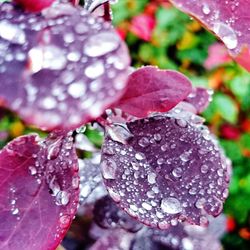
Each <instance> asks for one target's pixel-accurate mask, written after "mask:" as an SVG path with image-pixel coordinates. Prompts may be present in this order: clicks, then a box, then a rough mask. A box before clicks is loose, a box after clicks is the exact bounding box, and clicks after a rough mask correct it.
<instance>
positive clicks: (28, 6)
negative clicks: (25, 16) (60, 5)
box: [14, 0, 55, 12]
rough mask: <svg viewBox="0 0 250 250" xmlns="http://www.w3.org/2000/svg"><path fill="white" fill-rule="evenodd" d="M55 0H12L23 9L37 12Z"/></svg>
mask: <svg viewBox="0 0 250 250" xmlns="http://www.w3.org/2000/svg"><path fill="white" fill-rule="evenodd" d="M54 1H55V0H14V2H16V3H17V4H20V5H21V6H22V7H23V8H24V9H25V10H28V11H33V12H38V11H41V10H43V9H45V8H47V7H49V6H50V5H51V4H52V3H53V2H54Z"/></svg>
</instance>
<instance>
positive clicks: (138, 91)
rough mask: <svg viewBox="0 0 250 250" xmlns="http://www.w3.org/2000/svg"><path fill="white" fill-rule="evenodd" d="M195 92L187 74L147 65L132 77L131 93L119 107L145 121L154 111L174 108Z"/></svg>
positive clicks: (123, 98) (120, 102) (127, 93)
mask: <svg viewBox="0 0 250 250" xmlns="http://www.w3.org/2000/svg"><path fill="white" fill-rule="evenodd" d="M191 91H192V87H191V83H190V81H189V80H188V79H187V78H186V77H185V76H184V75H182V74H180V73H178V72H176V71H172V70H159V69H158V68H157V67H153V66H147V67H143V68H140V69H138V70H136V71H135V72H134V73H132V74H131V75H130V77H129V80H128V88H127V91H126V92H125V94H124V96H123V97H122V98H121V100H120V101H119V103H118V104H117V105H116V106H117V107H118V108H120V109H122V110H123V111H125V112H127V113H129V114H131V115H134V116H136V117H139V118H143V117H146V116H147V115H148V113H150V112H166V111H168V110H170V109H172V108H173V107H174V106H176V105H177V104H178V103H179V102H181V101H182V100H183V99H185V98H186V97H187V95H188V94H189V93H190V92H191Z"/></svg>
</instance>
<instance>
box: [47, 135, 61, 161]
mask: <svg viewBox="0 0 250 250" xmlns="http://www.w3.org/2000/svg"><path fill="white" fill-rule="evenodd" d="M61 147H62V137H60V138H58V139H56V140H51V141H50V144H49V145H48V146H47V159H48V160H55V159H56V158H57V157H58V155H59V153H60V151H61Z"/></svg>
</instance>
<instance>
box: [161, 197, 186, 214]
mask: <svg viewBox="0 0 250 250" xmlns="http://www.w3.org/2000/svg"><path fill="white" fill-rule="evenodd" d="M161 209H162V210H163V212H165V213H168V214H178V213H180V212H181V211H182V207H181V203H180V201H179V200H178V199H176V198H173V197H169V198H164V199H162V201H161Z"/></svg>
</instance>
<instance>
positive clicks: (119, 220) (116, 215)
mask: <svg viewBox="0 0 250 250" xmlns="http://www.w3.org/2000/svg"><path fill="white" fill-rule="evenodd" d="M93 214H94V220H95V222H96V223H97V224H98V225H99V226H100V227H102V228H122V229H124V230H126V231H129V232H137V231H138V230H140V229H141V228H142V224H141V223H138V222H137V221H136V220H135V219H133V218H132V217H131V216H129V215H128V214H127V213H125V212H124V211H123V210H121V209H120V208H118V206H117V205H116V203H115V202H114V201H113V200H112V199H111V198H110V197H109V196H104V197H102V198H101V199H99V200H98V201H97V202H96V203H95V207H94V211H93Z"/></svg>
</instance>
